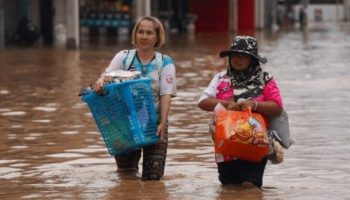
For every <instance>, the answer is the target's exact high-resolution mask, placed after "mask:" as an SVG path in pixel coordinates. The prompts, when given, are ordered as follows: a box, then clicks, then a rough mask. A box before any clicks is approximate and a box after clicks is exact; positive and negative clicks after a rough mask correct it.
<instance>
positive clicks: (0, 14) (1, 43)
mask: <svg viewBox="0 0 350 200" xmlns="http://www.w3.org/2000/svg"><path fill="white" fill-rule="evenodd" d="M4 23H5V15H4V0H0V49H2V48H4V47H5V24H4Z"/></svg>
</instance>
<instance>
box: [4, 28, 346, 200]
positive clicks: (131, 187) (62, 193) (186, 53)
mask: <svg viewBox="0 0 350 200" xmlns="http://www.w3.org/2000/svg"><path fill="white" fill-rule="evenodd" d="M170 37H171V38H170V40H169V42H168V43H167V45H166V47H165V48H164V49H163V52H165V53H166V54H168V55H170V56H172V57H173V59H174V61H175V64H176V66H177V77H178V96H177V97H176V98H174V99H173V103H172V109H171V114H170V129H169V149H168V156H167V161H166V168H165V176H164V178H163V179H162V180H161V181H157V182H142V181H140V180H139V179H138V178H135V177H133V176H126V175H122V174H118V173H116V164H115V161H114V158H112V157H111V156H110V155H109V154H108V151H107V148H106V147H105V144H104V142H103V140H102V138H101V136H100V134H99V132H98V129H97V126H96V125H95V122H94V120H93V118H92V116H91V114H90V110H89V109H88V107H87V105H86V103H84V102H83V101H82V100H81V97H79V96H78V93H79V90H80V88H82V87H86V86H88V85H89V84H91V83H92V82H94V80H96V79H97V78H98V76H99V74H100V73H101V71H102V70H103V69H104V68H105V67H106V66H107V65H108V63H109V61H110V60H111V59H112V57H113V56H114V53H116V52H117V51H119V50H121V49H123V48H130V45H129V43H128V42H127V41H112V42H111V41H100V42H99V43H97V44H90V45H87V44H84V45H83V46H82V48H81V50H80V51H67V50H64V49H60V48H51V47H34V48H11V47H9V48H7V49H4V50H0V74H1V77H0V141H1V142H0V199H106V200H109V199H110V200H111V199H138V200H148V199H150V200H151V199H152V200H158V199H159V200H161V199H162V200H163V199H169V200H177V199H182V200H192V199H201V200H202V199H203V200H214V199H215V200H228V199H244V200H256V199H261V200H262V199H281V200H282V199H283V200H284V199H298V200H299V199H307V200H309V199H327V200H328V199H350V191H349V190H348V187H349V185H350V167H349V166H350V159H349V158H350V157H349V152H350V145H349V144H348V143H347V142H348V141H350V125H349V123H348V122H349V121H350V104H349V99H350V93H349V91H350V81H349V80H350V65H349V63H350V24H334V23H331V24H311V25H310V27H309V30H307V31H304V32H302V31H300V30H299V29H295V30H290V31H280V32H278V33H266V32H258V33H256V35H255V37H256V38H257V39H258V41H259V45H260V50H259V51H260V53H261V54H262V55H264V56H266V57H267V58H268V62H267V64H264V65H262V67H263V68H264V69H265V70H267V71H268V72H270V73H271V74H272V75H273V76H274V77H275V79H276V80H277V83H278V84H279V86H280V89H281V92H282V96H283V98H284V106H285V108H286V109H287V111H288V113H289V117H290V125H291V132H292V135H293V137H294V139H295V140H296V142H295V144H294V145H292V146H291V148H290V149H288V150H287V151H286V152H285V159H284V162H283V163H281V164H278V165H273V164H271V163H268V165H267V166H266V171H265V175H264V183H263V188H262V189H261V190H244V191H243V190H238V189H236V188H230V187H222V186H221V185H220V182H219V181H218V178H217V176H218V174H217V171H216V164H215V162H214V148H213V146H212V142H211V140H210V137H209V135H208V125H207V124H208V120H209V115H210V113H208V112H204V111H201V110H200V109H199V108H197V100H198V98H199V95H200V93H201V92H202V91H203V90H204V88H205V87H206V86H207V85H208V84H209V82H210V80H211V78H212V77H213V76H214V74H215V73H217V72H218V71H221V70H224V69H225V67H226V60H225V59H221V58H219V57H218V52H219V51H221V50H224V49H227V48H228V47H229V44H230V41H231V35H230V34H201V35H197V37H196V38H195V39H189V38H187V37H186V36H184V37H181V38H179V37H175V36H170ZM140 168H141V167H140ZM139 176H140V175H139Z"/></svg>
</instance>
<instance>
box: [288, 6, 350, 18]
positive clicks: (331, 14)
mask: <svg viewBox="0 0 350 200" xmlns="http://www.w3.org/2000/svg"><path fill="white" fill-rule="evenodd" d="M299 8H300V6H299V5H298V6H295V7H294V11H295V12H294V17H295V19H296V21H298V14H299ZM316 10H321V12H322V21H341V20H344V18H345V13H344V5H343V4H338V5H336V4H335V5H325V4H311V5H310V4H309V5H308V7H307V16H308V21H310V22H314V21H316V20H315V12H316Z"/></svg>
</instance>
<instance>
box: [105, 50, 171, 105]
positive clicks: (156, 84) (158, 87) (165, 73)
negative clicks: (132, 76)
mask: <svg viewBox="0 0 350 200" xmlns="http://www.w3.org/2000/svg"><path fill="white" fill-rule="evenodd" d="M128 52H129V51H128V50H122V51H119V52H118V53H117V54H116V55H115V56H114V58H113V59H112V61H111V62H110V64H109V66H108V67H107V68H106V69H105V73H109V72H112V71H115V70H122V69H123V68H124V63H125V60H126V58H127V55H128ZM162 59H163V65H162V66H160V71H159V70H158V66H157V62H156V58H155V57H154V58H153V59H152V60H151V61H150V62H149V63H147V64H145V65H143V64H142V63H141V62H140V60H139V59H138V57H137V54H135V58H134V59H133V61H132V63H131V65H130V67H129V66H126V67H129V69H127V70H136V71H140V72H141V75H143V76H146V77H149V78H151V79H152V89H153V97H154V101H155V104H156V108H157V110H159V97H160V96H162V95H167V94H169V95H171V96H172V97H175V96H176V71H175V65H174V63H173V60H172V58H171V57H169V56H167V55H163V58H162Z"/></svg>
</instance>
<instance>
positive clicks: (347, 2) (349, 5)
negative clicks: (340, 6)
mask: <svg viewBox="0 0 350 200" xmlns="http://www.w3.org/2000/svg"><path fill="white" fill-rule="evenodd" d="M349 20H350V0H344V21H349Z"/></svg>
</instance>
